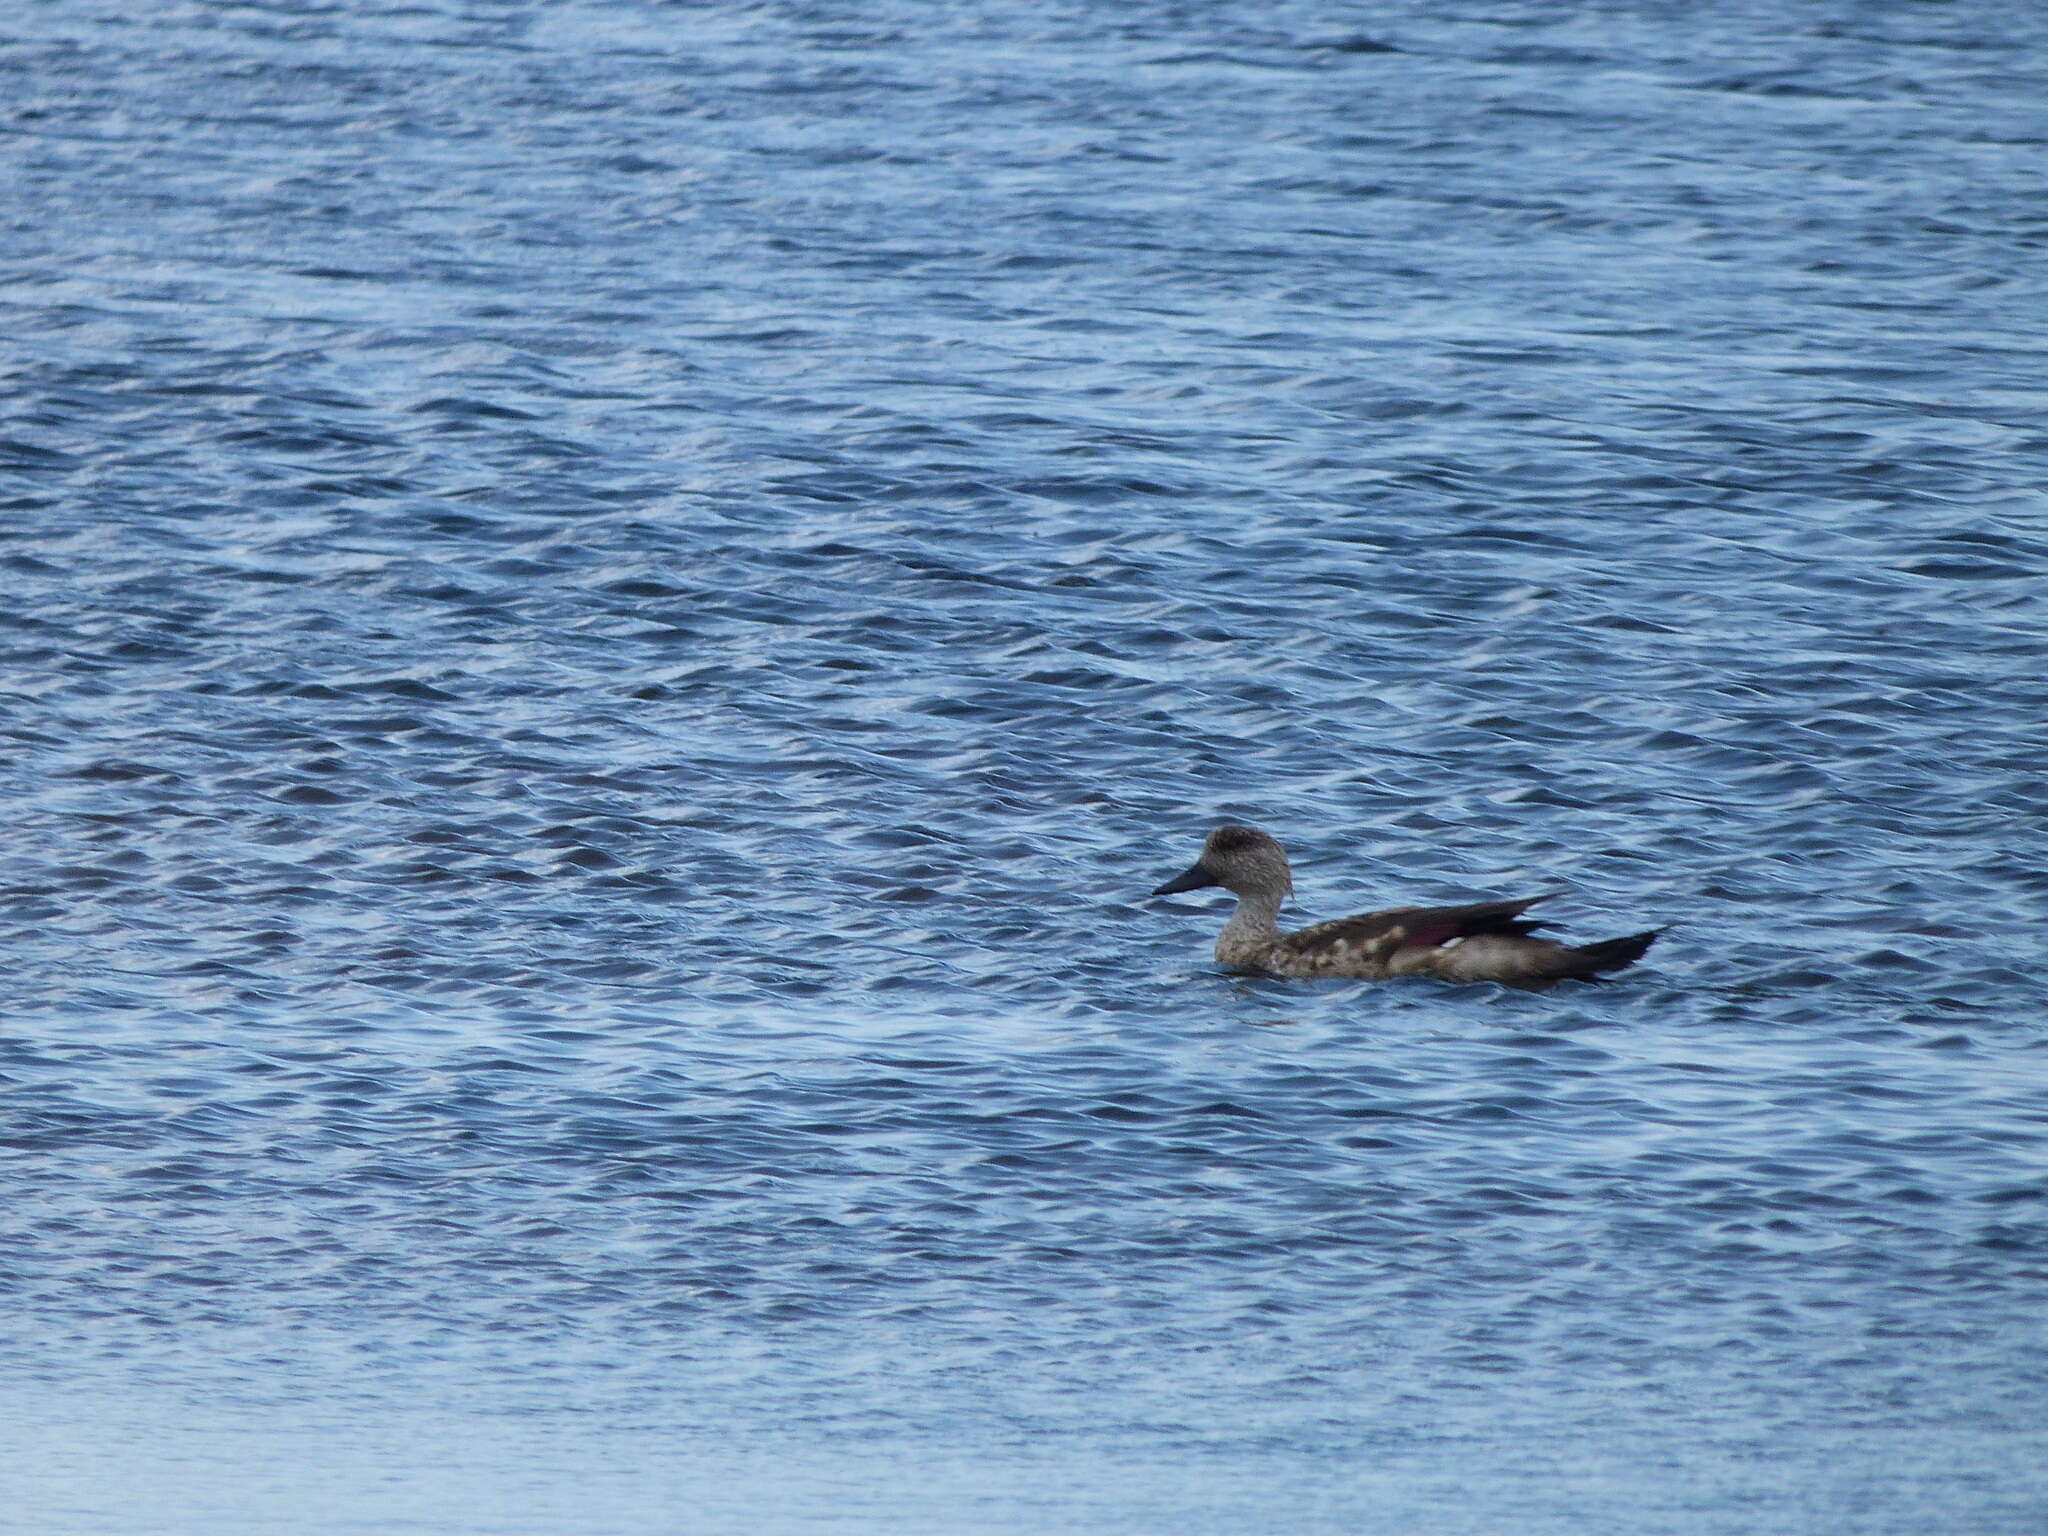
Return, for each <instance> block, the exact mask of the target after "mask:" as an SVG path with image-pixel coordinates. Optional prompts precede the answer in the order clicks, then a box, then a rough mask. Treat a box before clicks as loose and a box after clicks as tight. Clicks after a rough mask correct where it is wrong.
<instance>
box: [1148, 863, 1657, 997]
mask: <svg viewBox="0 0 2048 1536" xmlns="http://www.w3.org/2000/svg"><path fill="white" fill-rule="evenodd" d="M1206 885H1220V886H1222V887H1223V888H1224V889H1225V890H1228V891H1230V892H1232V893H1233V894H1235V895H1236V897H1237V910H1236V911H1235V912H1234V913H1232V914H1231V918H1230V921H1229V923H1227V924H1226V925H1225V926H1224V929H1223V932H1222V934H1221V936H1220V937H1219V938H1218V939H1217V940H1216V959H1217V960H1218V961H1219V962H1220V963H1221V964H1223V965H1228V966H1232V967H1235V968H1236V969H1238V970H1246V971H1262V972H1265V973H1267V974H1269V975H1274V976H1352V977H1363V978H1366V979H1370V980H1376V981H1377V980H1383V979H1385V978H1388V977H1392V976H1437V977H1441V978H1442V979H1444V980H1446V981H1498V982H1505V983H1507V984H1508V985H1510V986H1519V987H1547V986H1550V985H1552V984H1553V983H1555V982H1558V981H1562V980H1564V979H1566V978H1568V977H1571V978H1576V979H1578V980H1582V981H1596V980H1598V979H1599V977H1600V976H1601V974H1602V973H1604V972H1608V971H1619V970H1623V969H1626V968H1627V967H1628V966H1630V965H1632V964H1634V963H1635V961H1636V960H1637V959H1638V958H1639V957H1640V956H1641V955H1642V953H1643V951H1644V950H1646V949H1648V948H1649V947H1650V945H1651V944H1652V943H1653V942H1655V940H1656V938H1657V934H1658V932H1659V931H1660V930H1657V929H1651V930H1649V931H1648V932H1644V933H1635V934H1630V935H1628V936H1627V937H1626V938H1619V939H1606V940H1603V941H1602V942H1600V943H1597V944H1581V945H1576V946H1574V945H1567V944H1559V943H1556V942H1555V941H1553V940H1550V939H1539V938H1535V937H1533V934H1534V932H1535V930H1536V929H1538V928H1540V927H1542V926H1543V924H1542V923H1541V922H1538V921H1535V920H1533V919H1529V918H1525V917H1523V916H1522V914H1523V913H1524V912H1525V911H1527V910H1528V909H1529V908H1530V907H1532V906H1534V905H1535V904H1536V903H1537V902H1538V901H1541V900H1542V899H1543V898H1542V897H1540V896H1532V897H1529V898H1528V899H1526V900H1523V901H1482V902H1475V903H1473V904H1471V905H1469V906H1462V907H1394V908H1390V909H1389V910H1387V911H1384V912H1366V913H1362V914H1360V915H1359V916H1357V917H1340V918H1337V919H1336V920H1335V921H1333V922H1327V923H1317V924H1315V925H1314V926H1313V927H1309V928H1301V929H1297V930H1296V931H1294V932H1292V933H1282V932H1281V931H1280V929H1279V927H1278V924H1277V922H1276V919H1277V918H1278V917H1279V915H1280V907H1281V904H1282V903H1283V902H1284V901H1285V900H1286V899H1287V895H1288V893H1289V892H1290V891H1291V890H1293V888H1294V879H1293V874H1292V872H1291V871H1290V870H1289V868H1288V865H1287V854H1286V852H1285V851H1284V850H1283V849H1282V848H1281V847H1280V845H1279V844H1278V843H1276V842H1274V841H1273V839H1272V838H1270V837H1268V836H1267V835H1266V834H1265V833H1263V832H1261V831H1259V830H1258V829H1257V828H1256V827H1238V826H1229V827H1218V828H1217V829H1216V830H1215V831H1214V832H1212V833H1210V834H1209V840H1208V841H1207V842H1206V843H1204V844H1203V846H1202V856H1201V858H1199V859H1197V860H1196V861H1195V864H1194V867H1193V868H1192V869H1190V870H1188V872H1187V873H1186V874H1184V875H1181V876H1179V877H1177V878H1176V879H1173V880H1169V881H1167V882H1166V884H1164V885H1162V886H1160V887H1159V889H1158V890H1156V891H1154V892H1153V893H1152V894H1153V895H1155V896H1165V895H1170V894H1172V893H1173V892H1176V891H1191V890H1196V889H1198V888H1200V887H1202V886H1206Z"/></svg>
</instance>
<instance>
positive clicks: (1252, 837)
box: [1152, 827, 1294, 896]
mask: <svg viewBox="0 0 2048 1536" xmlns="http://www.w3.org/2000/svg"><path fill="white" fill-rule="evenodd" d="M1205 885H1220V886H1222V887H1223V888H1224V889H1225V890H1226V891H1233V892H1235V893H1236V894H1237V895H1239V896H1253V895H1258V896H1285V895H1286V894H1287V893H1288V892H1289V891H1291V890H1293V889H1294V877H1293V876H1292V875H1291V874H1289V872H1288V869H1287V855H1286V853H1285V852H1284V851H1283V850H1282V849H1281V847H1280V845H1279V844H1278V843H1276V842H1274V841H1273V839H1272V838H1270V837H1268V836H1267V835H1266V834H1265V833H1263V832H1261V831H1260V830H1259V829H1258V828H1257V827H1218V828H1217V829H1216V830H1215V831H1214V832H1211V833H1210V834H1209V840H1208V841H1207V842H1206V843H1204V844H1202V856H1201V857H1200V858H1199V859H1197V860H1195V863H1194V867H1193V868H1192V869H1190V870H1189V871H1188V872H1187V873H1186V874H1184V875H1180V876H1178V877H1176V878H1174V879H1172V880H1169V881H1167V882H1166V884H1164V885H1162V886H1161V887H1159V889H1158V890H1156V891H1154V892H1153V893H1152V894H1153V895H1154V896H1171V895H1173V894H1174V893H1175V892H1176V891H1195V890H1200V889H1201V888H1202V887H1203V886H1205Z"/></svg>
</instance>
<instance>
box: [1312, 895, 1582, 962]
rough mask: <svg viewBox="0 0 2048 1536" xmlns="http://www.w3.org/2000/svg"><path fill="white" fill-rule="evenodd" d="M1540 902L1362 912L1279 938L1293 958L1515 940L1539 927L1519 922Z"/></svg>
mask: <svg viewBox="0 0 2048 1536" xmlns="http://www.w3.org/2000/svg"><path fill="white" fill-rule="evenodd" d="M1541 900H1543V898H1542V897H1541V896H1531V897H1529V898H1528V899H1527V900H1525V901H1481V902H1474V903H1472V904H1471V905H1470V906H1463V907H1389V908H1388V909H1387V910H1386V911H1384V912H1361V913H1360V914H1359V915H1358V916H1356V917H1340V918H1336V919H1333V920H1332V921H1330V922H1327V923H1317V924H1316V925H1315V926H1314V927H1313V928H1303V929H1301V930H1300V931H1299V932H1297V933H1290V934H1286V935H1284V936H1283V937H1282V938H1281V941H1280V942H1281V943H1282V944H1283V945H1284V946H1285V947H1287V948H1288V949H1290V950H1293V951H1295V952H1296V953H1307V952H1309V951H1312V950H1316V949H1321V948H1324V947H1326V946H1334V945H1338V944H1352V945H1356V946H1357V947H1358V948H1359V949H1361V950H1371V949H1375V948H1379V947H1382V946H1384V947H1385V948H1386V949H1388V950H1389V951H1391V950H1394V949H1406V948H1408V947H1410V946H1411V945H1414V946H1421V947H1424V948H1433V947H1434V946H1436V945H1438V944H1447V943H1449V942H1450V941H1451V940H1452V939H1463V938H1469V937H1471V936H1472V935H1473V934H1479V933H1498V934H1506V935H1509V936H1512V937H1514V938H1520V937H1522V936H1523V935H1525V934H1528V933H1530V932H1532V931H1534V930H1535V929H1537V928H1541V927H1542V926H1543V924H1542V923H1541V922H1540V921H1534V920H1531V921H1521V920H1520V919H1521V916H1522V914H1523V913H1524V912H1526V911H1527V910H1528V909H1529V908H1530V907H1533V906H1535V905H1536V903H1537V902H1539V901H1541ZM1397 930H1398V933H1397Z"/></svg>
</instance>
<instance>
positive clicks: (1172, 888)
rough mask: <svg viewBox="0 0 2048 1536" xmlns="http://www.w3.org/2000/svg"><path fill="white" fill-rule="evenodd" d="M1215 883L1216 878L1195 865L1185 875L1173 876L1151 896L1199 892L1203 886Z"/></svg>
mask: <svg viewBox="0 0 2048 1536" xmlns="http://www.w3.org/2000/svg"><path fill="white" fill-rule="evenodd" d="M1215 883H1216V877H1215V876H1214V875H1212V874H1210V873H1209V871H1207V870H1206V869H1204V868H1202V866H1201V865H1199V864H1197V865H1196V866H1195V867H1194V868H1193V869H1191V870H1189V871H1188V872H1187V873H1186V874H1184V875H1175V876H1174V877H1173V878H1172V879H1171V880H1169V881H1167V882H1166V884H1164V885H1162V886H1161V887H1159V889H1158V890H1156V891H1154V892H1153V893H1152V894H1153V895H1154V896H1171V895H1173V894H1174V893H1175V892H1177V891H1199V890H1200V889H1201V888H1202V887H1203V886H1205V885H1214V884H1215Z"/></svg>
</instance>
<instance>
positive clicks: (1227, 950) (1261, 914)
mask: <svg viewBox="0 0 2048 1536" xmlns="http://www.w3.org/2000/svg"><path fill="white" fill-rule="evenodd" d="M1286 899H1287V893H1286V892H1285V891H1241V892H1239V893H1238V898H1237V910H1236V911H1235V912H1233V913H1231V914H1230V921H1229V922H1227V923H1225V924H1224V925H1223V932H1222V933H1220V934H1218V935H1217V937H1216V958H1217V959H1218V960H1220V961H1222V962H1223V963H1224V964H1225V965H1231V964H1234V963H1235V962H1236V961H1237V960H1239V959H1242V958H1243V957H1244V955H1245V954H1246V953H1247V952H1248V951H1251V950H1256V949H1258V948H1259V947H1260V946H1262V945H1264V944H1267V943H1270V942H1271V941H1272V940H1273V939H1274V938H1275V937H1276V936H1277V935H1278V934H1279V932H1280V928H1279V924H1278V922H1277V921H1276V919H1278V918H1279V916H1280V904H1281V903H1282V902H1283V901H1285V900H1286Z"/></svg>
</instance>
